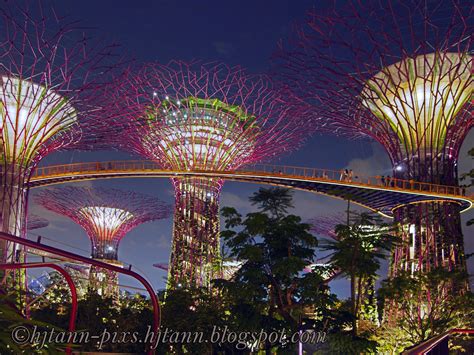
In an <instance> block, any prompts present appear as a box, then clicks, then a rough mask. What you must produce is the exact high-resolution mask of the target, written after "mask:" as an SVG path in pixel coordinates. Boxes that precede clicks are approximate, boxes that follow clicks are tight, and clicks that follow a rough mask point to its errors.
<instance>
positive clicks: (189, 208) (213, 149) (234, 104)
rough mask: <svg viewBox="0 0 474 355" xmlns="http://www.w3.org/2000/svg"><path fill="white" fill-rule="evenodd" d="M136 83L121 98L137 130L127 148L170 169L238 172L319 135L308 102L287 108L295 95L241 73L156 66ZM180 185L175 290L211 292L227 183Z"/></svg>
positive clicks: (195, 65) (180, 181)
mask: <svg viewBox="0 0 474 355" xmlns="http://www.w3.org/2000/svg"><path fill="white" fill-rule="evenodd" d="M128 84H129V85H128V87H126V85H125V87H126V89H125V90H122V91H120V92H119V94H118V97H117V98H116V102H117V103H119V104H121V105H124V106H125V107H123V106H121V107H120V108H119V110H120V111H126V112H127V113H128V114H129V117H128V118H129V119H128V120H127V121H128V122H129V123H130V124H131V127H133V128H132V132H131V133H130V134H128V135H127V137H126V138H125V139H124V140H125V142H123V144H122V147H123V149H127V150H129V151H133V152H135V153H137V154H140V155H141V156H144V157H146V158H148V159H152V160H155V161H157V162H159V163H160V164H161V165H162V166H163V167H164V168H169V169H175V170H192V169H196V170H210V171H216V170H219V171H223V170H232V169H236V168H238V167H240V166H242V165H244V164H252V163H256V162H259V161H261V160H263V159H267V158H275V157H277V156H279V155H281V154H283V153H287V152H290V151H291V150H293V149H295V148H297V147H298V146H300V144H301V143H302V142H303V140H304V138H305V137H306V136H307V135H308V134H309V133H310V132H311V131H312V124H311V120H310V119H308V118H307V117H306V116H305V115H304V112H305V110H306V106H305V105H304V104H303V103H302V105H301V106H298V107H297V106H287V105H285V100H286V99H287V96H289V95H290V93H289V92H287V91H285V90H278V91H277V90H275V89H274V88H273V84H272V82H271V81H270V80H269V79H268V78H267V77H265V76H258V75H249V74H247V73H246V72H245V71H244V70H243V69H241V68H240V67H228V66H226V65H223V64H219V63H217V64H216V63H210V64H205V63H200V62H192V63H185V62H181V61H172V62H170V63H168V64H167V65H160V64H148V65H145V66H144V67H143V68H142V69H141V70H139V71H138V72H136V73H134V74H133V75H131V76H130V80H129V82H128ZM121 89H123V87H121ZM283 98H285V100H284V99H283ZM295 100H296V98H295ZM172 183H173V186H174V189H175V200H176V205H175V217H174V232H173V247H172V255H171V268H170V269H171V271H170V276H169V281H170V282H169V283H170V285H178V286H179V285H180V284H182V285H184V284H191V285H205V284H207V283H208V282H209V281H210V279H211V278H212V277H213V275H215V273H214V271H215V270H214V269H215V265H216V263H217V264H219V263H218V262H217V261H218V259H219V238H218V233H219V194H220V191H221V188H222V185H223V180H221V179H218V178H215V179H207V178H206V179H205V178H174V179H172Z"/></svg>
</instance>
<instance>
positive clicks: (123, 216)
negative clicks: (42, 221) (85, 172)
mask: <svg viewBox="0 0 474 355" xmlns="http://www.w3.org/2000/svg"><path fill="white" fill-rule="evenodd" d="M35 201H36V202H37V203H38V204H40V205H42V206H43V207H45V208H47V209H48V210H51V211H53V212H56V213H58V214H61V215H64V216H67V217H69V218H70V219H72V220H73V221H74V222H76V223H77V224H79V225H80V226H81V227H82V228H84V230H85V231H86V233H87V236H88V237H89V239H90V240H91V244H92V252H91V256H92V258H94V259H99V260H103V261H105V262H108V263H111V264H117V265H121V263H120V262H118V247H119V244H120V241H121V240H122V238H123V237H124V236H125V235H126V234H127V233H128V232H129V231H130V230H132V229H133V228H135V227H136V226H138V225H140V224H142V223H145V222H149V221H154V220H159V219H163V218H167V217H169V215H170V207H169V206H168V205H166V204H165V203H163V202H161V201H160V200H158V199H157V198H155V197H151V196H147V195H143V194H139V193H136V192H132V191H122V190H117V189H111V188H89V187H72V186H67V187H63V188H51V189H45V190H42V191H40V192H39V193H38V194H37V195H36V196H35ZM90 281H91V286H92V287H93V288H95V289H96V290H97V291H98V292H99V293H100V294H107V295H118V280H117V274H116V273H115V272H110V271H108V270H102V269H101V268H96V267H92V268H91V271H90Z"/></svg>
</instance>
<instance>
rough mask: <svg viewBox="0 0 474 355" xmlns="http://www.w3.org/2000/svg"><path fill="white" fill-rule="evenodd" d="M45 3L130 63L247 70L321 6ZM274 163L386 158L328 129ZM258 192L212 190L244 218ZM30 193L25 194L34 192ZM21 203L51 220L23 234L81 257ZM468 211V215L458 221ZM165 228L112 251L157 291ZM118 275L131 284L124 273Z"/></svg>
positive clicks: (301, 211) (381, 165)
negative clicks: (218, 64)
mask: <svg viewBox="0 0 474 355" xmlns="http://www.w3.org/2000/svg"><path fill="white" fill-rule="evenodd" d="M52 3H53V4H54V7H55V8H56V10H57V11H58V13H60V14H65V15H70V16H71V17H72V18H74V19H78V20H80V21H82V23H83V24H84V25H86V26H88V27H92V28H94V33H95V34H96V37H99V38H103V39H106V40H108V41H109V42H116V43H118V44H120V45H121V46H122V48H121V50H122V52H123V54H124V55H127V56H129V57H133V58H134V59H136V60H137V61H138V62H147V61H159V62H162V63H166V62H168V61H169V60H171V59H183V60H193V59H202V60H205V61H213V60H220V61H224V62H226V63H228V64H230V65H241V66H243V67H245V68H247V69H248V70H249V71H250V72H254V73H259V72H265V71H266V70H268V67H269V60H270V57H271V55H272V52H273V51H274V50H275V47H276V42H277V41H278V40H279V39H280V38H282V37H285V36H287V35H288V34H289V32H290V31H291V27H292V25H293V24H294V23H295V22H297V21H301V20H302V19H303V18H304V15H305V12H306V10H308V9H310V8H311V7H312V6H314V4H318V6H322V5H321V1H309V0H299V1H294V0H273V1H255V0H253V1H249V0H241V1H238V2H237V1H210V0H203V1H199V2H198V1H192V0H182V1H171V0H161V1H160V0H155V1H124V0H121V1H117V0H115V1H111V0H102V1H99V0H94V1H91V0H80V1H77V0H76V1H73V0H61V1H59V0H58V1H52ZM323 6H324V4H323ZM470 147H474V132H471V133H470V134H469V135H468V137H467V139H466V141H465V142H464V144H463V147H462V149H461V153H460V162H459V167H460V172H461V173H462V172H466V171H468V170H470V169H471V168H472V164H473V163H472V160H470V159H469V158H468V156H467V151H468V149H469V148H470ZM119 159H130V155H129V154H127V153H119V152H95V153H79V152H68V153H54V154H52V155H50V156H49V157H47V158H46V159H45V160H44V161H43V162H42V163H41V165H47V164H59V163H70V162H81V161H95V160H119ZM275 163H277V164H287V165H296V166H307V167H315V168H327V169H338V170H339V169H341V168H345V167H349V168H352V169H353V170H354V172H355V173H356V175H357V172H360V173H361V174H363V175H388V174H391V171H390V162H389V159H388V156H387V155H386V153H385V152H384V150H383V148H382V147H381V146H380V145H378V144H377V143H374V142H373V141H369V140H367V141H355V142H354V141H348V140H345V139H341V138H337V137H332V136H328V135H316V136H314V137H312V138H311V139H310V140H309V141H308V142H307V144H306V145H305V146H304V147H303V148H302V149H300V150H298V151H296V152H294V153H292V154H291V155H289V156H285V157H282V158H281V159H280V160H279V161H276V162H275ZM81 184H82V185H89V186H90V185H92V186H108V187H114V188H120V189H131V190H135V191H138V192H142V193H147V194H151V195H155V196H157V197H158V198H160V199H163V200H165V201H168V202H169V203H173V190H172V187H171V184H170V182H169V181H168V180H167V179H112V180H96V181H93V182H83V183H81ZM258 188H259V185H252V184H246V183H236V182H227V183H226V184H225V186H224V189H223V192H222V195H221V206H233V207H236V208H237V209H238V210H239V211H240V212H241V213H243V214H245V213H248V212H250V211H251V210H252V207H251V206H250V204H249V203H248V196H250V195H251V194H252V193H253V192H254V191H256V190H257V189H258ZM31 195H34V190H33V191H32V193H31V194H30V196H31ZM294 197H295V210H294V211H293V213H295V214H298V215H300V216H301V217H302V218H303V219H309V218H311V217H314V216H318V215H324V214H329V213H331V214H332V213H337V212H339V211H342V210H343V209H344V208H345V203H344V202H341V201H339V200H335V199H331V198H328V197H323V196H318V195H315V194H312V193H309V192H308V193H305V192H295V194H294ZM30 203H31V205H30V212H33V213H36V214H39V215H41V216H43V217H46V218H48V219H49V221H50V226H49V227H47V228H44V229H40V230H36V231H33V232H35V233H30V236H31V238H34V236H35V235H37V234H41V235H42V236H43V238H44V239H43V242H44V243H46V244H49V245H53V246H58V247H62V248H64V249H66V250H69V251H72V252H75V253H78V254H82V255H85V256H89V252H90V243H89V240H88V238H87V236H86V234H85V232H84V231H83V230H82V228H81V227H79V226H78V225H75V224H74V223H73V222H72V221H70V220H69V219H67V218H66V217H62V216H59V215H56V214H53V213H52V212H49V211H45V210H44V209H42V208H40V207H39V206H35V205H34V204H33V203H32V201H31V198H30ZM473 216H474V212H472V211H470V212H467V213H465V214H464V215H463V220H464V221H466V220H467V219H469V218H472V217H473ZM464 224H465V223H464ZM171 228H172V219H171V218H170V219H167V220H163V221H158V222H153V223H147V224H144V225H142V226H139V227H137V228H136V229H134V230H133V231H132V232H130V233H129V234H128V235H127V236H126V237H125V238H124V239H123V240H122V243H121V245H120V248H119V259H120V260H122V261H124V262H126V263H129V264H132V265H133V268H134V269H135V270H136V271H139V272H141V273H142V274H144V275H145V276H146V277H147V278H148V280H150V281H151V283H152V284H153V286H154V287H155V288H157V289H162V288H164V285H165V278H166V273H165V272H164V271H162V270H159V269H156V268H154V267H153V266H152V264H153V263H167V262H168V259H169V253H170V244H171ZM463 228H464V238H465V244H466V253H472V252H473V251H474V241H473V238H472V236H473V234H474V227H465V226H464V227H463ZM46 238H48V239H46ZM60 243H61V244H60ZM469 269H470V270H469V271H470V272H471V273H472V271H473V270H474V262H472V261H471V262H470V264H469ZM386 271H387V266H386V265H384V266H383V268H382V270H381V275H383V276H385V275H386ZM120 281H121V283H124V284H127V285H134V286H136V285H137V284H136V283H135V282H134V281H133V280H132V279H129V278H124V279H121V280H120ZM331 285H332V287H333V291H334V292H336V293H337V294H338V295H340V296H341V297H347V296H348V289H349V283H348V281H346V280H344V279H342V280H337V281H334V282H333V283H332V284H331Z"/></svg>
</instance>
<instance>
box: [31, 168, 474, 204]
mask: <svg viewBox="0 0 474 355" xmlns="http://www.w3.org/2000/svg"><path fill="white" fill-rule="evenodd" d="M147 171H149V172H154V171H161V172H163V173H165V172H170V174H171V173H197V174H199V173H208V174H209V173H213V174H216V173H217V174H222V176H225V175H233V174H245V175H249V176H253V175H262V174H263V175H265V176H274V177H276V176H278V175H281V176H282V177H285V178H288V177H294V178H297V179H298V178H299V179H300V178H309V179H315V180H320V181H325V180H327V181H332V182H338V183H340V184H344V185H364V186H369V187H377V188H386V189H390V190H409V191H413V192H426V193H434V194H440V195H454V196H465V195H466V191H465V188H462V187H457V186H447V185H439V184H431V183H426V182H419V181H414V180H402V179H395V178H390V177H382V176H363V175H359V174H357V173H354V175H353V176H352V177H347V176H344V174H343V171H341V170H331V169H316V168H306V167H297V166H282V165H269V164H257V165H250V166H244V167H242V168H239V169H236V170H232V171H206V170H188V171H175V170H170V169H163V168H162V167H160V165H159V164H157V163H156V162H153V161H149V160H123V161H106V162H89V163H73V164H64V165H51V166H42V167H38V168H37V169H36V170H35V171H34V172H33V174H32V179H33V180H40V179H41V178H46V177H53V176H60V175H82V174H92V173H103V174H106V173H107V172H110V173H118V172H123V173H127V172H129V173H131V172H147Z"/></svg>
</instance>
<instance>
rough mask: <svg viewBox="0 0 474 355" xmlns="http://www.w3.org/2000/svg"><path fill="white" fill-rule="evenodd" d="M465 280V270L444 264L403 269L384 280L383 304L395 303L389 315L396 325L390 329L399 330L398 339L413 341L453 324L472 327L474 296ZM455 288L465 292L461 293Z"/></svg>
mask: <svg viewBox="0 0 474 355" xmlns="http://www.w3.org/2000/svg"><path fill="white" fill-rule="evenodd" d="M467 280H468V275H467V273H466V272H465V271H459V270H446V269H444V268H437V269H433V270H431V271H429V272H426V273H421V272H417V273H415V274H410V273H409V272H402V273H400V274H399V275H397V276H396V277H393V278H390V279H387V280H384V281H383V283H382V287H381V288H380V290H379V294H380V296H381V298H383V299H384V300H385V303H386V304H388V305H390V304H395V305H396V307H395V308H394V309H395V312H396V315H394V317H392V318H393V319H395V322H396V327H397V329H394V330H393V331H396V332H397V334H399V335H398V336H397V338H398V339H397V341H398V342H400V340H401V339H404V340H405V343H406V344H409V345H415V344H418V343H420V342H422V341H424V340H426V339H428V338H431V337H433V336H436V335H438V334H441V333H444V332H446V331H447V330H449V329H452V328H463V327H468V328H472V326H473V325H474V323H473V319H474V297H473V295H472V293H471V292H469V291H467V290H466V285H467ZM454 289H464V292H462V293H461V295H460V294H459V293H458V292H453V290H454ZM426 295H428V297H426ZM420 299H423V303H422V305H421V307H420ZM392 328H393V327H392ZM390 332H392V329H391V330H390ZM389 335H390V334H386V336H389Z"/></svg>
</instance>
